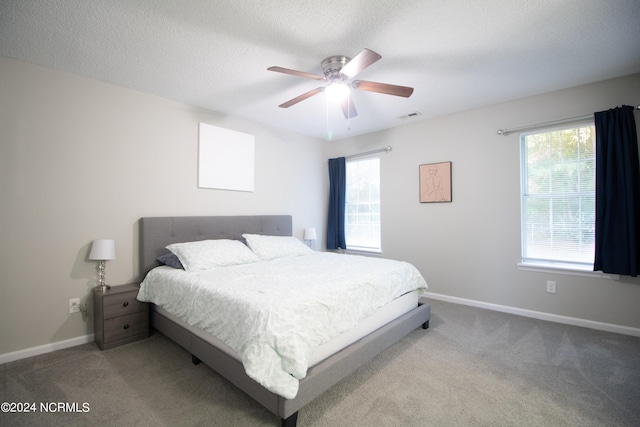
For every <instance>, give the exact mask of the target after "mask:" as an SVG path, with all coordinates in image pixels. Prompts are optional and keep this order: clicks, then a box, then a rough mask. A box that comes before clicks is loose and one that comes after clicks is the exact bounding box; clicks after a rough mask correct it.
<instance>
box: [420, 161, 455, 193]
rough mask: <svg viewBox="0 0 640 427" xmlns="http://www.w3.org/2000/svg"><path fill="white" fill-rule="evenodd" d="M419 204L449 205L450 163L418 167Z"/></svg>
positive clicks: (450, 190) (450, 189) (450, 188)
mask: <svg viewBox="0 0 640 427" xmlns="http://www.w3.org/2000/svg"><path fill="white" fill-rule="evenodd" d="M419 175H420V203H450V202H451V201H452V200H453V199H452V187H451V162H440V163H426V164H422V165H420V169H419Z"/></svg>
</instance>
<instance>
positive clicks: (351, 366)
mask: <svg viewBox="0 0 640 427" xmlns="http://www.w3.org/2000/svg"><path fill="white" fill-rule="evenodd" d="M139 228H140V262H141V275H142V277H145V276H147V274H148V273H149V272H150V271H151V270H154V269H155V270H154V271H159V270H161V269H162V268H164V267H161V268H159V269H156V268H155V267H158V266H159V264H158V261H157V258H158V257H159V256H161V255H165V254H167V253H168V251H167V249H166V246H168V245H170V244H175V243H180V242H192V241H203V240H217V239H224V240H240V241H243V237H242V236H243V235H247V234H250V235H258V236H291V235H292V218H291V216H289V215H257V216H211V217H146V218H142V219H141V220H140V224H139ZM338 256H339V255H338ZM394 304H395V306H394ZM396 306H397V307H396ZM385 310H386V311H385ZM398 313H400V314H398ZM370 317H371V319H373V320H372V322H373V323H370V324H367V322H364V321H363V322H362V323H363V324H364V325H365V326H364V328H363V329H362V328H361V330H360V331H357V330H356V329H358V328H354V330H356V331H355V332H353V331H347V332H345V333H344V334H341V335H340V336H339V337H337V338H336V340H333V341H340V340H343V342H342V344H340V343H338V345H339V348H341V349H340V350H338V351H337V352H336V351H335V349H332V348H331V346H330V345H326V346H322V347H323V349H324V350H320V351H316V352H315V353H314V355H313V357H315V359H314V360H313V361H312V362H311V363H310V364H309V368H308V370H307V371H306V376H304V377H303V378H301V379H300V380H299V381H297V392H296V394H295V397H292V398H286V397H283V396H282V395H281V394H279V393H275V392H273V391H270V390H269V389H268V388H266V387H265V386H263V385H261V384H260V383H259V382H257V381H256V380H254V379H253V378H251V377H250V376H249V375H248V374H247V371H246V370H245V366H244V365H243V362H242V361H241V360H240V359H239V357H238V355H237V354H236V353H235V352H234V349H233V348H231V347H230V346H229V345H227V344H226V343H225V342H223V341H222V340H221V339H218V338H216V337H215V336H213V335H211V334H210V333H208V332H206V331H205V330H202V329H200V328H197V327H194V326H192V325H190V324H189V323H187V321H185V320H183V319H181V318H180V317H178V316H176V315H174V314H171V313H170V312H169V311H168V310H165V309H163V308H162V307H160V306H156V305H154V304H151V325H152V327H153V328H154V329H155V330H157V331H159V332H161V333H162V334H164V335H165V336H167V337H168V338H170V339H172V340H173V341H175V342H176V343H177V344H178V345H180V346H181V347H183V348H185V349H186V350H187V351H189V352H190V353H191V355H192V361H193V362H194V363H200V362H204V363H205V364H207V365H208V366H210V367H211V368H212V369H214V370H215V371H216V372H218V373H219V374H220V375H222V376H223V377H225V378H226V379H227V380H229V381H230V382H231V383H233V384H234V385H235V386H236V387H238V388H239V389H241V390H242V391H244V392H245V393H246V394H248V395H249V396H251V397H252V398H253V399H254V400H256V401H257V402H258V403H260V404H261V405H262V406H264V407H265V408H266V409H268V410H269V411H271V412H272V413H274V414H275V415H277V416H278V417H280V418H281V419H282V425H283V426H286V427H289V426H295V425H296V422H297V415H298V411H299V410H300V409H301V408H302V407H303V406H304V405H306V404H307V403H309V402H311V401H312V400H313V399H315V398H316V397H317V396H319V395H320V394H322V393H323V392H324V391H326V390H328V389H329V388H330V387H332V386H333V385H334V384H336V383H337V382H339V381H340V380H341V379H343V378H345V377H347V376H348V375H350V374H351V373H353V372H354V371H355V370H356V369H358V368H359V367H360V366H362V365H364V364H365V363H367V362H368V361H370V360H371V359H373V358H374V357H375V356H376V355H377V354H379V353H380V352H381V351H383V350H385V349H386V348H388V347H390V346H391V345H393V344H394V343H396V342H397V341H399V340H400V339H401V338H402V337H404V336H405V335H407V334H408V333H409V332H411V331H413V330H414V329H416V328H418V327H420V326H422V328H424V329H427V328H428V325H429V318H430V307H429V305H428V304H425V303H423V302H421V301H420V300H419V299H418V297H417V293H416V292H412V293H409V292H408V293H406V294H404V295H403V296H402V298H398V299H397V300H394V302H393V304H391V303H390V304H388V305H387V306H385V307H383V308H382V309H380V310H378V312H376V313H374V315H372V316H370ZM366 320H367V321H369V320H370V319H369V317H368V318H367V319H366ZM360 326H361V325H360V324H358V327H360ZM350 332H353V333H354V334H356V333H358V334H359V335H351V336H350V335H349V333H350ZM327 344H332V343H327ZM322 351H325V353H322Z"/></svg>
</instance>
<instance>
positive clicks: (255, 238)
mask: <svg viewBox="0 0 640 427" xmlns="http://www.w3.org/2000/svg"><path fill="white" fill-rule="evenodd" d="M242 237H244V238H245V239H246V241H247V245H248V246H249V247H250V248H251V250H252V251H253V252H254V253H255V254H256V255H258V257H259V258H260V259H263V260H265V261H266V260H270V259H276V258H286V257H294V256H300V255H307V254H310V253H313V250H312V249H311V248H309V247H308V246H306V245H305V244H304V243H302V242H301V241H300V240H298V239H296V238H295V237H293V236H262V235H260V234H243V235H242Z"/></svg>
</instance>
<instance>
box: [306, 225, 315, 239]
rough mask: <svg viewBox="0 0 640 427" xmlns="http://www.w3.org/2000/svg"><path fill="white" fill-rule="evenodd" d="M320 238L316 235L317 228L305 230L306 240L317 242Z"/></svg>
mask: <svg viewBox="0 0 640 427" xmlns="http://www.w3.org/2000/svg"><path fill="white" fill-rule="evenodd" d="M317 238H318V236H317V235H316V228H315V227H309V228H305V229H304V240H316V239H317Z"/></svg>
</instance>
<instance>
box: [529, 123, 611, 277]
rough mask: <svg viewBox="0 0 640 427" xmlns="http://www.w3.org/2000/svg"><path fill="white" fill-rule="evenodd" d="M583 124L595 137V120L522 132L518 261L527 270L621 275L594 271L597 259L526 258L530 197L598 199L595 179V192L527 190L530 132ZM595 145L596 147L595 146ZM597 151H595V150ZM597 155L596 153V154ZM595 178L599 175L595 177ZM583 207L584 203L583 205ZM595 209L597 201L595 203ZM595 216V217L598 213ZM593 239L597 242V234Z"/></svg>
mask: <svg viewBox="0 0 640 427" xmlns="http://www.w3.org/2000/svg"><path fill="white" fill-rule="evenodd" d="M581 127H592V128H593V138H594V139H595V127H594V122H593V120H587V121H580V122H575V123H569V124H565V125H562V126H555V127H549V128H540V129H536V130H534V131H530V132H526V133H522V134H520V182H521V185H520V203H521V210H520V212H521V217H520V224H521V262H519V263H518V266H519V268H520V269H523V270H534V271H546V272H554V273H566V274H577V275H586V276H598V277H603V278H617V277H614V275H608V274H603V273H602V272H594V271H593V261H591V262H590V263H589V262H581V261H575V260H562V259H560V258H559V257H555V258H554V257H553V256H551V257H545V259H537V258H533V257H526V254H525V251H526V245H527V229H526V227H527V212H526V200H527V199H535V198H540V199H542V198H545V197H546V198H553V197H564V198H566V197H575V198H579V197H589V195H590V194H592V195H593V196H592V197H593V198H594V201H595V182H594V186H593V192H591V191H581V192H575V193H562V192H550V193H548V194H545V195H536V194H528V193H527V184H528V182H527V180H528V173H527V172H528V170H527V154H528V152H527V148H526V147H525V138H526V137H527V136H530V135H536V134H542V133H548V132H558V131H563V130H569V129H577V128H581ZM594 148H595V147H594ZM594 153H595V150H594ZM594 156H595V154H594ZM556 163H558V164H559V163H562V162H561V161H557V162H556ZM593 164H594V168H595V158H594V159H593ZM594 180H595V176H594ZM580 209H582V206H581V207H580ZM594 209H595V203H594ZM593 217H594V218H595V212H594V215H593ZM593 230H594V231H593V233H594V234H595V223H594V224H593ZM593 241H594V242H595V236H594V239H593Z"/></svg>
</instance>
